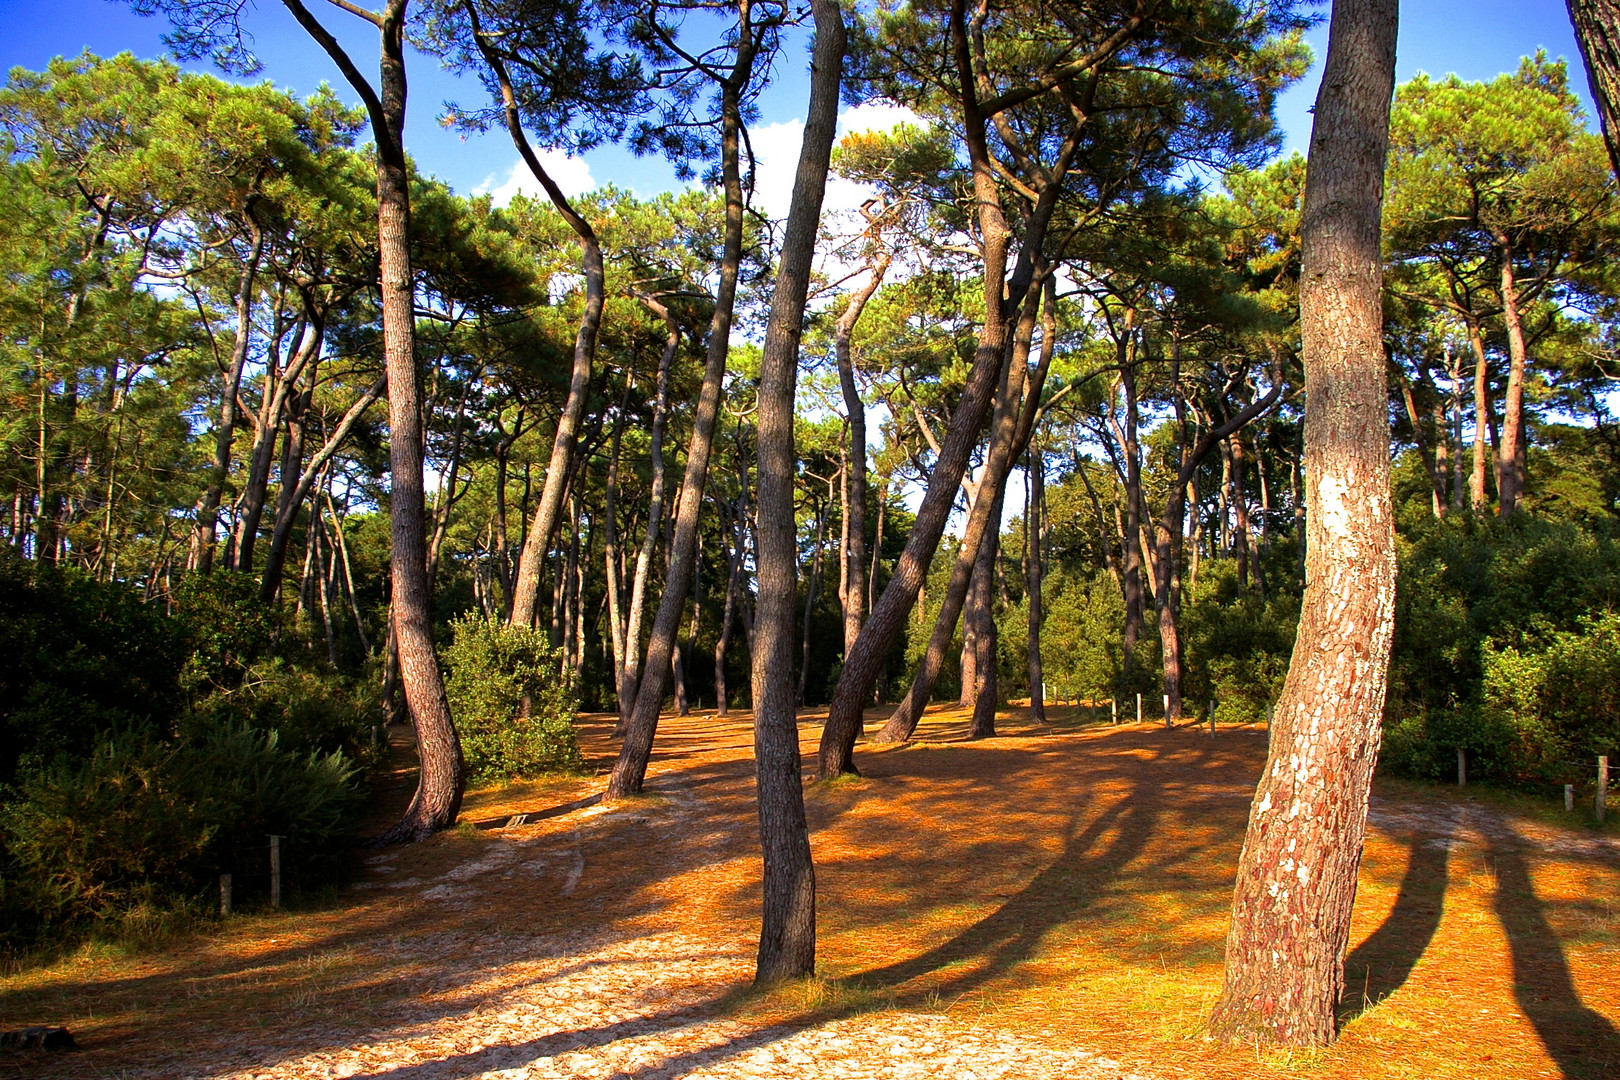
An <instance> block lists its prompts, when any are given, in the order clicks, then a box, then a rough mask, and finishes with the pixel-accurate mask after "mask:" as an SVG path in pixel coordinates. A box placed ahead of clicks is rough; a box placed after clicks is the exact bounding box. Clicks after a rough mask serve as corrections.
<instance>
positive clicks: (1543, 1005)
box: [1488, 839, 1620, 1080]
mask: <svg viewBox="0 0 1620 1080" xmlns="http://www.w3.org/2000/svg"><path fill="white" fill-rule="evenodd" d="M1488 850H1489V851H1490V854H1491V858H1492V860H1493V861H1494V862H1495V864H1496V917H1497V919H1498V920H1500V921H1501V924H1502V929H1503V930H1504V931H1505V932H1506V933H1507V938H1508V950H1509V952H1510V953H1511V955H1512V958H1513V996H1514V997H1515V998H1517V999H1518V1002H1519V1009H1520V1010H1521V1011H1522V1012H1523V1013H1524V1015H1525V1017H1526V1018H1527V1019H1528V1020H1529V1021H1530V1023H1531V1024H1533V1025H1534V1026H1535V1029H1536V1034H1537V1035H1538V1036H1540V1038H1541V1043H1542V1045H1543V1046H1545V1047H1546V1048H1547V1053H1548V1054H1549V1055H1551V1057H1552V1059H1553V1060H1554V1061H1555V1062H1557V1063H1558V1067H1559V1068H1560V1069H1561V1070H1563V1074H1564V1076H1565V1077H1567V1078H1569V1080H1598V1078H1600V1077H1614V1076H1615V1075H1617V1074H1620V1031H1616V1030H1615V1027H1614V1025H1613V1024H1612V1023H1610V1022H1609V1019H1608V1018H1607V1017H1606V1016H1604V1015H1602V1014H1601V1013H1599V1012H1596V1011H1594V1010H1592V1009H1590V1008H1588V1007H1587V1005H1586V1003H1585V1002H1583V1001H1582V1000H1581V995H1580V993H1579V991H1577V990H1576V989H1575V980H1574V978H1573V977H1572V976H1571V975H1570V972H1569V961H1568V960H1567V959H1566V958H1565V956H1564V950H1563V948H1562V946H1560V945H1559V943H1558V938H1557V936H1556V934H1555V933H1554V931H1553V928H1552V925H1551V924H1550V923H1549V922H1548V921H1547V913H1546V910H1545V908H1544V907H1543V905H1542V903H1541V901H1540V899H1539V898H1537V896H1536V890H1535V885H1534V884H1533V883H1532V882H1531V880H1530V870H1529V867H1528V866H1527V865H1526V863H1525V861H1524V854H1523V852H1522V851H1520V850H1519V849H1518V848H1517V847H1516V846H1514V845H1511V844H1509V843H1504V842H1503V841H1501V840H1498V839H1493V840H1492V842H1491V844H1490V847H1489V848H1488Z"/></svg>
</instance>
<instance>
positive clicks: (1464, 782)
mask: <svg viewBox="0 0 1620 1080" xmlns="http://www.w3.org/2000/svg"><path fill="white" fill-rule="evenodd" d="M1457 786H1458V787H1467V786H1468V751H1466V750H1464V749H1463V748H1462V747H1460V746H1459V747H1457Z"/></svg>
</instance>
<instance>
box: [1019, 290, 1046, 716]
mask: <svg viewBox="0 0 1620 1080" xmlns="http://www.w3.org/2000/svg"><path fill="white" fill-rule="evenodd" d="M1048 314H1049V315H1050V312H1049V313H1048ZM1024 493H1025V494H1024V606H1025V608H1026V609H1027V614H1028V616H1029V622H1028V627H1029V630H1028V637H1027V639H1026V645H1025V658H1026V659H1027V661H1028V663H1029V718H1030V720H1031V722H1033V723H1036V724H1044V723H1046V679H1045V677H1044V674H1043V672H1042V670H1041V627H1042V626H1043V625H1044V624H1045V616H1044V612H1043V610H1042V597H1041V581H1042V579H1043V578H1044V577H1045V573H1044V567H1043V566H1042V563H1041V525H1042V522H1043V521H1044V520H1045V516H1046V461H1045V458H1044V457H1043V456H1042V454H1041V452H1040V450H1039V449H1038V448H1036V447H1033V446H1032V447H1031V448H1030V451H1029V470H1028V472H1027V474H1026V479H1025V481H1024Z"/></svg>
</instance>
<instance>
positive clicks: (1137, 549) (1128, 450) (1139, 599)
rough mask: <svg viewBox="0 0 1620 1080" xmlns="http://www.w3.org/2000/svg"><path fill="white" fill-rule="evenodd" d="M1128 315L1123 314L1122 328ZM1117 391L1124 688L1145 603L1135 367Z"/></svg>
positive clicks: (1124, 370) (1122, 374)
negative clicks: (1120, 405)
mask: <svg viewBox="0 0 1620 1080" xmlns="http://www.w3.org/2000/svg"><path fill="white" fill-rule="evenodd" d="M1129 325H1130V313H1129V312H1127V313H1126V326H1127V327H1129ZM1120 354H1121V356H1122V358H1124V359H1129V354H1128V351H1127V348H1126V346H1125V344H1124V343H1123V342H1122V343H1121V345H1120ZM1119 382H1120V388H1121V389H1123V390H1124V391H1125V422H1124V425H1123V428H1122V430H1121V431H1120V432H1119V435H1120V448H1121V450H1122V451H1123V453H1124V456H1125V471H1124V476H1123V478H1122V479H1123V480H1124V482H1125V534H1124V536H1123V537H1121V540H1122V541H1123V543H1122V544H1121V545H1120V551H1121V554H1122V558H1123V562H1124V566H1123V568H1122V575H1123V577H1124V583H1123V591H1124V593H1125V633H1124V638H1123V641H1122V645H1121V649H1122V651H1123V653H1124V670H1125V679H1126V683H1127V685H1128V684H1129V683H1130V682H1131V681H1133V680H1134V678H1135V673H1136V643H1137V641H1138V640H1139V639H1140V638H1141V636H1142V621H1143V618H1144V616H1145V614H1146V611H1147V601H1146V598H1145V596H1144V595H1143V587H1142V450H1141V447H1140V445H1139V443H1138V440H1137V431H1138V430H1139V425H1140V422H1141V420H1140V417H1139V416H1138V411H1139V410H1138V405H1137V399H1136V367H1135V365H1134V363H1123V364H1121V366H1120V369H1119Z"/></svg>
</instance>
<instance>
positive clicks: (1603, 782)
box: [1597, 754, 1609, 825]
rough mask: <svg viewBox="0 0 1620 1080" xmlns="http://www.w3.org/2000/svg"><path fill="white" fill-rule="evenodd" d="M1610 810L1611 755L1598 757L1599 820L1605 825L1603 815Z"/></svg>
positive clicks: (1599, 822)
mask: <svg viewBox="0 0 1620 1080" xmlns="http://www.w3.org/2000/svg"><path fill="white" fill-rule="evenodd" d="M1608 808H1609V755H1607V754H1599V755H1598V789H1597V819H1598V824H1599V825H1601V824H1603V815H1604V813H1605V812H1606V811H1607V810H1608Z"/></svg>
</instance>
